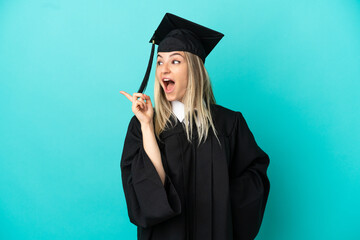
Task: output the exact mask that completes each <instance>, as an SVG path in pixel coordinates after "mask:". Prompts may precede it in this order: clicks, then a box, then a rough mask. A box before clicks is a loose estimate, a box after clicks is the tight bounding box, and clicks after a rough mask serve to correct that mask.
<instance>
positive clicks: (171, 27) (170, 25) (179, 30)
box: [138, 13, 224, 93]
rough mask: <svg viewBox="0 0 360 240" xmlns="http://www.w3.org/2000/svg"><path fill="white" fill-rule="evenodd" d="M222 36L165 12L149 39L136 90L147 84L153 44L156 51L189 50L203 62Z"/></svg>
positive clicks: (142, 88) (143, 87)
mask: <svg viewBox="0 0 360 240" xmlns="http://www.w3.org/2000/svg"><path fill="white" fill-rule="evenodd" d="M223 36H224V34H222V33H220V32H217V31H214V30H212V29H210V28H207V27H204V26H202V25H199V24H197V23H194V22H191V21H189V20H186V19H184V18H181V17H179V16H176V15H174V14H171V13H166V14H165V16H164V18H163V19H162V21H161V23H160V25H159V26H158V28H157V29H156V30H155V32H154V35H153V36H152V37H151V39H150V43H152V47H151V54H150V59H149V63H148V67H147V69H146V73H145V76H144V79H143V81H142V83H141V86H140V88H139V91H138V92H140V93H142V92H143V91H144V90H145V88H146V86H147V83H148V80H149V75H150V71H151V65H152V62H153V57H154V48H155V44H157V45H159V47H158V52H171V51H186V52H191V53H193V54H195V55H197V56H199V57H200V58H201V59H202V61H203V62H204V63H205V58H206V57H207V56H208V55H209V53H210V52H211V51H212V50H213V48H214V47H215V46H216V44H217V43H218V42H219V41H220V40H221V38H222V37H223Z"/></svg>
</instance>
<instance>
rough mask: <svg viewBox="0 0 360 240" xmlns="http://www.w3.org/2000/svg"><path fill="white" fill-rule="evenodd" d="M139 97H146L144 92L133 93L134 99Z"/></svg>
mask: <svg viewBox="0 0 360 240" xmlns="http://www.w3.org/2000/svg"><path fill="white" fill-rule="evenodd" d="M138 98H142V99H145V97H144V94H143V93H133V100H137V99H138Z"/></svg>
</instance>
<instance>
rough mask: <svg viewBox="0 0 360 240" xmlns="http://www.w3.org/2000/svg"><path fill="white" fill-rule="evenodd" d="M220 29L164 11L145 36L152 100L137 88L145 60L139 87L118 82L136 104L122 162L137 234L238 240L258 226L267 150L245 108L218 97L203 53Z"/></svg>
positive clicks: (145, 238) (265, 184)
mask: <svg viewBox="0 0 360 240" xmlns="http://www.w3.org/2000/svg"><path fill="white" fill-rule="evenodd" d="M222 37H223V34H221V33H219V32H216V31H213V30H211V29H208V28H206V27H203V26H201V25H198V24H196V23H193V22H190V21H188V20H186V19H183V18H180V17H178V16H175V15H173V14H170V13H167V14H165V17H164V19H163V20H162V22H161V24H160V25H159V27H158V29H157V30H156V31H155V34H154V36H153V37H152V40H151V41H153V45H152V46H153V47H154V44H158V45H159V47H158V55H157V61H156V63H157V64H156V73H155V85H154V98H155V109H154V108H153V105H152V102H151V99H150V97H149V96H148V95H145V94H143V93H142V91H143V89H144V86H146V83H147V79H146V78H148V75H149V68H148V71H147V74H146V75H145V78H144V81H143V84H142V87H141V88H140V90H139V91H138V92H136V93H134V94H133V95H130V94H128V93H126V92H124V91H121V93H122V94H124V95H125V96H126V97H127V98H128V99H129V100H130V101H131V102H132V111H133V112H134V114H135V115H134V116H133V117H132V119H131V120H130V123H129V126H128V131H127V134H126V138H125V143H124V149H123V153H122V158H121V163H120V166H121V174H122V184H123V188H124V193H125V199H126V203H127V209H128V215H129V218H130V221H131V222H132V223H133V224H135V225H137V226H138V234H137V235H138V236H137V237H138V239H141V240H150V239H157V240H165V239H166V240H172V239H174V240H175V239H177V240H189V239H192V240H210V239H211V240H240V239H241V240H243V239H254V238H255V237H256V235H257V233H258V231H259V228H260V225H261V222H262V219H263V214H264V210H265V205H266V202H267V198H268V194H269V189H270V183H269V180H268V177H267V174H266V171H267V168H268V165H269V157H268V155H267V154H266V153H265V152H264V151H263V150H262V149H261V148H260V147H259V146H258V145H257V144H256V142H255V139H254V136H253V134H252V133H251V131H250V130H249V128H248V125H247V123H246V121H245V119H244V117H243V115H242V114H241V113H240V112H238V111H232V110H230V109H228V108H225V107H222V106H220V105H217V104H216V102H215V98H214V94H213V91H212V87H211V83H210V79H209V76H208V74H207V71H206V69H205V67H204V62H205V57H206V56H207V55H208V54H209V53H210V51H211V50H212V49H213V48H214V47H215V45H216V44H217V43H218V42H219V41H220V39H221V38H222ZM153 49H154V48H152V54H153ZM151 61H152V57H150V68H151ZM144 82H145V84H144Z"/></svg>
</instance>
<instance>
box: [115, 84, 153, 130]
mask: <svg viewBox="0 0 360 240" xmlns="http://www.w3.org/2000/svg"><path fill="white" fill-rule="evenodd" d="M120 93H121V94H123V95H124V96H125V97H127V99H129V100H130V101H131V102H132V111H133V112H134V114H135V116H136V117H137V119H138V120H139V122H140V123H141V125H144V124H149V123H151V122H152V121H153V116H154V109H153V106H152V103H151V100H150V97H149V96H148V95H146V94H143V93H133V95H132V96H131V95H130V94H128V93H127V92H124V91H120ZM138 98H140V99H139V100H138Z"/></svg>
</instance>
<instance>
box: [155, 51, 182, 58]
mask: <svg viewBox="0 0 360 240" xmlns="http://www.w3.org/2000/svg"><path fill="white" fill-rule="evenodd" d="M179 55H180V56H182V57H184V52H182V51H172V52H158V55H157V56H158V57H172V56H179Z"/></svg>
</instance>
